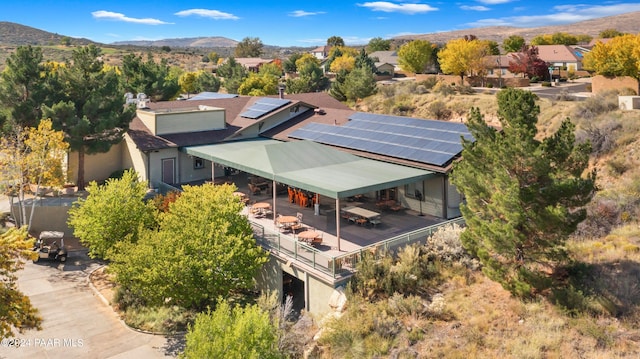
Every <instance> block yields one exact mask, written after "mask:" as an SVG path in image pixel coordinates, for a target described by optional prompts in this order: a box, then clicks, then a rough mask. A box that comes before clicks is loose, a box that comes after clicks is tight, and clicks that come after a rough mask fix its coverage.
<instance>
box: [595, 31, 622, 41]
mask: <svg viewBox="0 0 640 359" xmlns="http://www.w3.org/2000/svg"><path fill="white" fill-rule="evenodd" d="M622 35H624V33H623V32H620V31H618V30H616V29H604V30H602V31H600V34H598V38H600V39H611V38H614V37H618V36H622Z"/></svg>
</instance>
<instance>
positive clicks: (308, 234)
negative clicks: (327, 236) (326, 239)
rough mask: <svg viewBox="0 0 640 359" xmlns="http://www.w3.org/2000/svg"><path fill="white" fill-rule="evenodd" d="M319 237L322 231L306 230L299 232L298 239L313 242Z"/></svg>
mask: <svg viewBox="0 0 640 359" xmlns="http://www.w3.org/2000/svg"><path fill="white" fill-rule="evenodd" d="M318 237H320V233H318V232H316V231H304V232H300V233H298V239H300V240H302V241H303V242H307V243H311V242H313V240H314V239H316V238H318Z"/></svg>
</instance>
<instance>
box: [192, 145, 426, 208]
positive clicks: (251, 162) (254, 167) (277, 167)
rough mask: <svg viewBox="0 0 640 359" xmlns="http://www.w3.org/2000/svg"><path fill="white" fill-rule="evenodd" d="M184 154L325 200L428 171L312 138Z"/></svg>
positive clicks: (203, 148)
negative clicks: (347, 151) (285, 185)
mask: <svg viewBox="0 0 640 359" xmlns="http://www.w3.org/2000/svg"><path fill="white" fill-rule="evenodd" d="M183 151H184V152H186V153H187V154H189V155H192V156H196V157H200V158H204V159H206V160H209V161H212V162H214V163H218V164H222V165H224V166H227V167H232V168H237V169H239V170H242V171H244V172H247V173H251V174H254V175H257V176H260V177H264V178H267V179H270V180H275V181H276V182H280V183H284V184H287V185H289V186H293V187H297V188H302V189H305V190H308V191H311V192H314V193H319V194H320V195H323V196H327V197H330V198H345V197H350V196H353V195H357V194H362V193H367V192H371V191H377V190H382V189H386V188H391V187H396V186H401V185H404V184H410V183H415V182H418V181H421V180H424V179H426V178H428V177H431V176H433V175H434V173H433V172H430V171H425V170H421V169H417V168H412V167H406V166H400V165H395V164H392V163H387V162H381V161H375V160H370V159H366V158H362V157H358V156H355V155H352V154H349V153H346V152H342V151H339V150H336V149H334V148H331V147H329V146H325V145H321V144H319V143H315V142H312V141H292V142H282V141H276V140H270V139H256V140H249V141H237V142H227V143H219V144H213V145H205V146H194V147H186V148H184V149H183Z"/></svg>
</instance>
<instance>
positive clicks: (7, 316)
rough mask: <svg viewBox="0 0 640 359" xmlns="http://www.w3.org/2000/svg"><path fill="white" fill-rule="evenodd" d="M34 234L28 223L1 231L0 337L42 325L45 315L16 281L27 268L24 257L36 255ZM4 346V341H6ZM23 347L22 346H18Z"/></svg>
mask: <svg viewBox="0 0 640 359" xmlns="http://www.w3.org/2000/svg"><path fill="white" fill-rule="evenodd" d="M33 242H34V241H33V238H30V237H29V234H28V232H27V229H26V227H25V228H22V229H17V228H11V229H9V230H8V231H7V232H5V233H1V234H0V298H1V299H2V301H1V305H0V338H1V339H4V338H10V337H13V336H14V335H15V333H14V332H15V331H16V330H17V331H18V332H20V333H22V332H23V331H24V330H25V329H38V330H40V329H42V328H41V327H40V324H41V323H42V318H40V317H39V316H38V310H37V309H36V308H34V307H33V305H32V304H31V301H30V300H29V297H27V296H26V295H24V294H22V292H20V290H19V289H18V286H17V284H16V280H17V278H16V275H15V273H16V272H17V271H19V270H21V269H22V268H24V263H25V262H24V261H25V260H28V259H34V258H35V256H36V254H35V252H34V251H33V250H32V248H33ZM3 347H4V343H3ZM3 350H6V351H5V353H8V352H9V350H8V349H3ZM17 350H19V349H17Z"/></svg>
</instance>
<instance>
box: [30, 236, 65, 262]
mask: <svg viewBox="0 0 640 359" xmlns="http://www.w3.org/2000/svg"><path fill="white" fill-rule="evenodd" d="M33 250H34V251H36V252H37V253H38V258H36V259H34V260H33V262H34V263H35V262H37V261H39V260H40V259H53V260H59V261H60V262H66V261H67V247H65V246H64V232H58V231H42V232H40V236H38V239H37V240H36V243H35V245H34V246H33Z"/></svg>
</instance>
